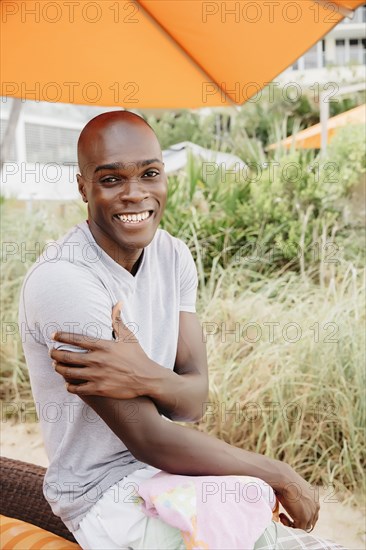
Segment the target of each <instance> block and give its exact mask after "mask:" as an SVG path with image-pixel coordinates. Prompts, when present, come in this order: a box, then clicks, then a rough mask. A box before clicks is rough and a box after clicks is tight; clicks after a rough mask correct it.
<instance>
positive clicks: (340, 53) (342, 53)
mask: <svg viewBox="0 0 366 550" xmlns="http://www.w3.org/2000/svg"><path fill="white" fill-rule="evenodd" d="M336 64H337V65H345V64H346V41H345V40H344V39H338V40H336Z"/></svg>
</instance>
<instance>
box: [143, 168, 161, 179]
mask: <svg viewBox="0 0 366 550" xmlns="http://www.w3.org/2000/svg"><path fill="white" fill-rule="evenodd" d="M158 175H159V172H158V171H157V170H148V171H147V172H145V174H144V175H143V177H145V176H147V177H148V178H155V177H156V176H158Z"/></svg>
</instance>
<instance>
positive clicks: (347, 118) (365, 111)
mask: <svg viewBox="0 0 366 550" xmlns="http://www.w3.org/2000/svg"><path fill="white" fill-rule="evenodd" d="M365 122H366V105H365V104H364V105H359V106H358V107H355V108H354V109H350V110H349V111H345V112H344V113H341V114H340V115H336V116H334V117H332V118H330V119H329V120H328V126H327V129H328V143H329V142H330V141H331V139H332V138H333V137H334V135H335V134H336V132H337V130H338V128H341V127H342V126H349V125H350V124H365ZM321 134H322V128H321V124H320V123H319V124H314V126H310V128H306V129H305V130H302V131H301V132H298V133H297V134H295V135H293V136H290V137H288V138H286V139H284V140H282V141H279V142H278V143H273V144H272V145H269V147H268V149H276V148H277V147H284V148H285V149H290V148H291V147H295V149H320V147H321Z"/></svg>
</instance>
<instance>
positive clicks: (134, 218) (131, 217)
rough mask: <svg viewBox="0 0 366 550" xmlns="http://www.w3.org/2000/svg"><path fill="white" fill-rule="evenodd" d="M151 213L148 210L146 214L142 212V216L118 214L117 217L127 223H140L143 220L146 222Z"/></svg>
mask: <svg viewBox="0 0 366 550" xmlns="http://www.w3.org/2000/svg"><path fill="white" fill-rule="evenodd" d="M149 215H150V214H149V212H148V211H147V210H146V211H145V212H142V213H141V214H127V216H126V215H125V214H117V217H118V218H119V219H120V220H121V221H122V222H125V223H139V222H141V221H143V220H146V218H148V217H149Z"/></svg>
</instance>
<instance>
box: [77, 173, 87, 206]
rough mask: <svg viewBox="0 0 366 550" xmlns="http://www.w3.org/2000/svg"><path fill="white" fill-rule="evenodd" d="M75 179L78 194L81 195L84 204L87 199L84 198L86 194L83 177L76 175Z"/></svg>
mask: <svg viewBox="0 0 366 550" xmlns="http://www.w3.org/2000/svg"><path fill="white" fill-rule="evenodd" d="M76 179H77V182H78V187H79V193H80V195H81V198H82V199H83V201H84V202H88V199H87V198H86V193H85V182H84V179H83V176H82V175H81V174H76Z"/></svg>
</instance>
